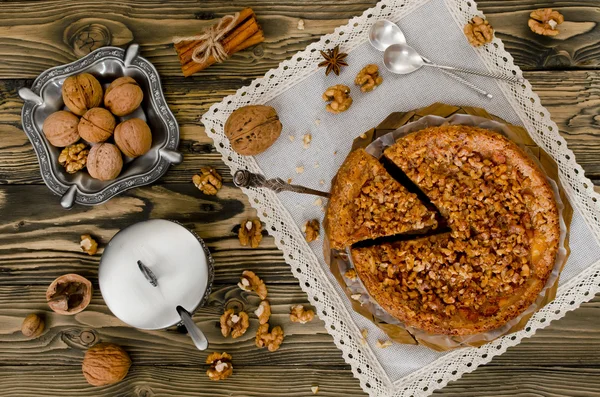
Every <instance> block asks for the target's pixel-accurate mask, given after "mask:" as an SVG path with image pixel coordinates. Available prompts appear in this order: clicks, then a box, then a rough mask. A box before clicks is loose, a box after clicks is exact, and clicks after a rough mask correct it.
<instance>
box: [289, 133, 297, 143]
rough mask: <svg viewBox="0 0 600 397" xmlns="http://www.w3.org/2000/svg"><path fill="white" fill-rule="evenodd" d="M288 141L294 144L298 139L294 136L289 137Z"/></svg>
mask: <svg viewBox="0 0 600 397" xmlns="http://www.w3.org/2000/svg"><path fill="white" fill-rule="evenodd" d="M288 139H289V140H290V142H294V140H296V137H295V136H293V135H288Z"/></svg>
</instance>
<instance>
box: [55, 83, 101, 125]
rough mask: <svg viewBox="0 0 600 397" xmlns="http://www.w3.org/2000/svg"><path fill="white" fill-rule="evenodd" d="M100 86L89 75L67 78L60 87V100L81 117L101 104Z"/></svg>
mask: <svg viewBox="0 0 600 397" xmlns="http://www.w3.org/2000/svg"><path fill="white" fill-rule="evenodd" d="M102 94H103V92H102V86H101V85H100V82H99V81H98V79H96V78H95V77H94V76H92V75H91V74H89V73H82V74H78V75H75V76H69V77H67V78H66V79H65V82H64V83H63V86H62V98H63V101H64V103H65V105H66V106H67V107H68V108H69V110H70V111H71V112H73V113H75V114H76V115H78V116H83V114H84V113H85V112H87V111H88V110H89V109H91V108H95V107H97V106H100V104H101V103H102Z"/></svg>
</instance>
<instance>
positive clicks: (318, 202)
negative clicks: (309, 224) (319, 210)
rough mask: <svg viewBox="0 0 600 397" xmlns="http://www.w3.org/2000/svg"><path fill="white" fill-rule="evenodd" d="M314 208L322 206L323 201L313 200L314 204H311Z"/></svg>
mask: <svg viewBox="0 0 600 397" xmlns="http://www.w3.org/2000/svg"><path fill="white" fill-rule="evenodd" d="M313 205H314V206H317V207H320V206H322V205H323V199H322V198H320V197H319V198H318V199H316V200H315V202H314V203H313Z"/></svg>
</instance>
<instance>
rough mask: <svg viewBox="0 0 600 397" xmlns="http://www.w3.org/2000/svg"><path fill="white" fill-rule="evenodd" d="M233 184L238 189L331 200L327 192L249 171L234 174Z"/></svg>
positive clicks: (239, 171)
mask: <svg viewBox="0 0 600 397" xmlns="http://www.w3.org/2000/svg"><path fill="white" fill-rule="evenodd" d="M233 183H234V185H235V186H237V187H264V188H267V189H271V190H273V191H274V192H275V193H280V192H294V193H302V194H311V195H313V196H321V197H326V198H329V193H327V192H322V191H320V190H315V189H311V188H308V187H305V186H300V185H292V184H291V183H286V182H284V181H283V179H281V178H273V179H267V178H265V176H264V175H260V174H255V173H253V172H250V171H247V170H238V171H236V172H235V174H233Z"/></svg>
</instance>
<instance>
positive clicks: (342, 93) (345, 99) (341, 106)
mask: <svg viewBox="0 0 600 397" xmlns="http://www.w3.org/2000/svg"><path fill="white" fill-rule="evenodd" d="M323 100H324V101H327V102H330V103H329V104H327V107H326V109H327V111H328V112H330V113H333V114H338V113H342V112H345V111H346V110H348V108H349V107H350V105H352V98H351V97H350V87H348V86H345V85H342V84H337V85H334V86H331V87H329V88H328V89H327V90H326V91H325V92H324V93H323Z"/></svg>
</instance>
